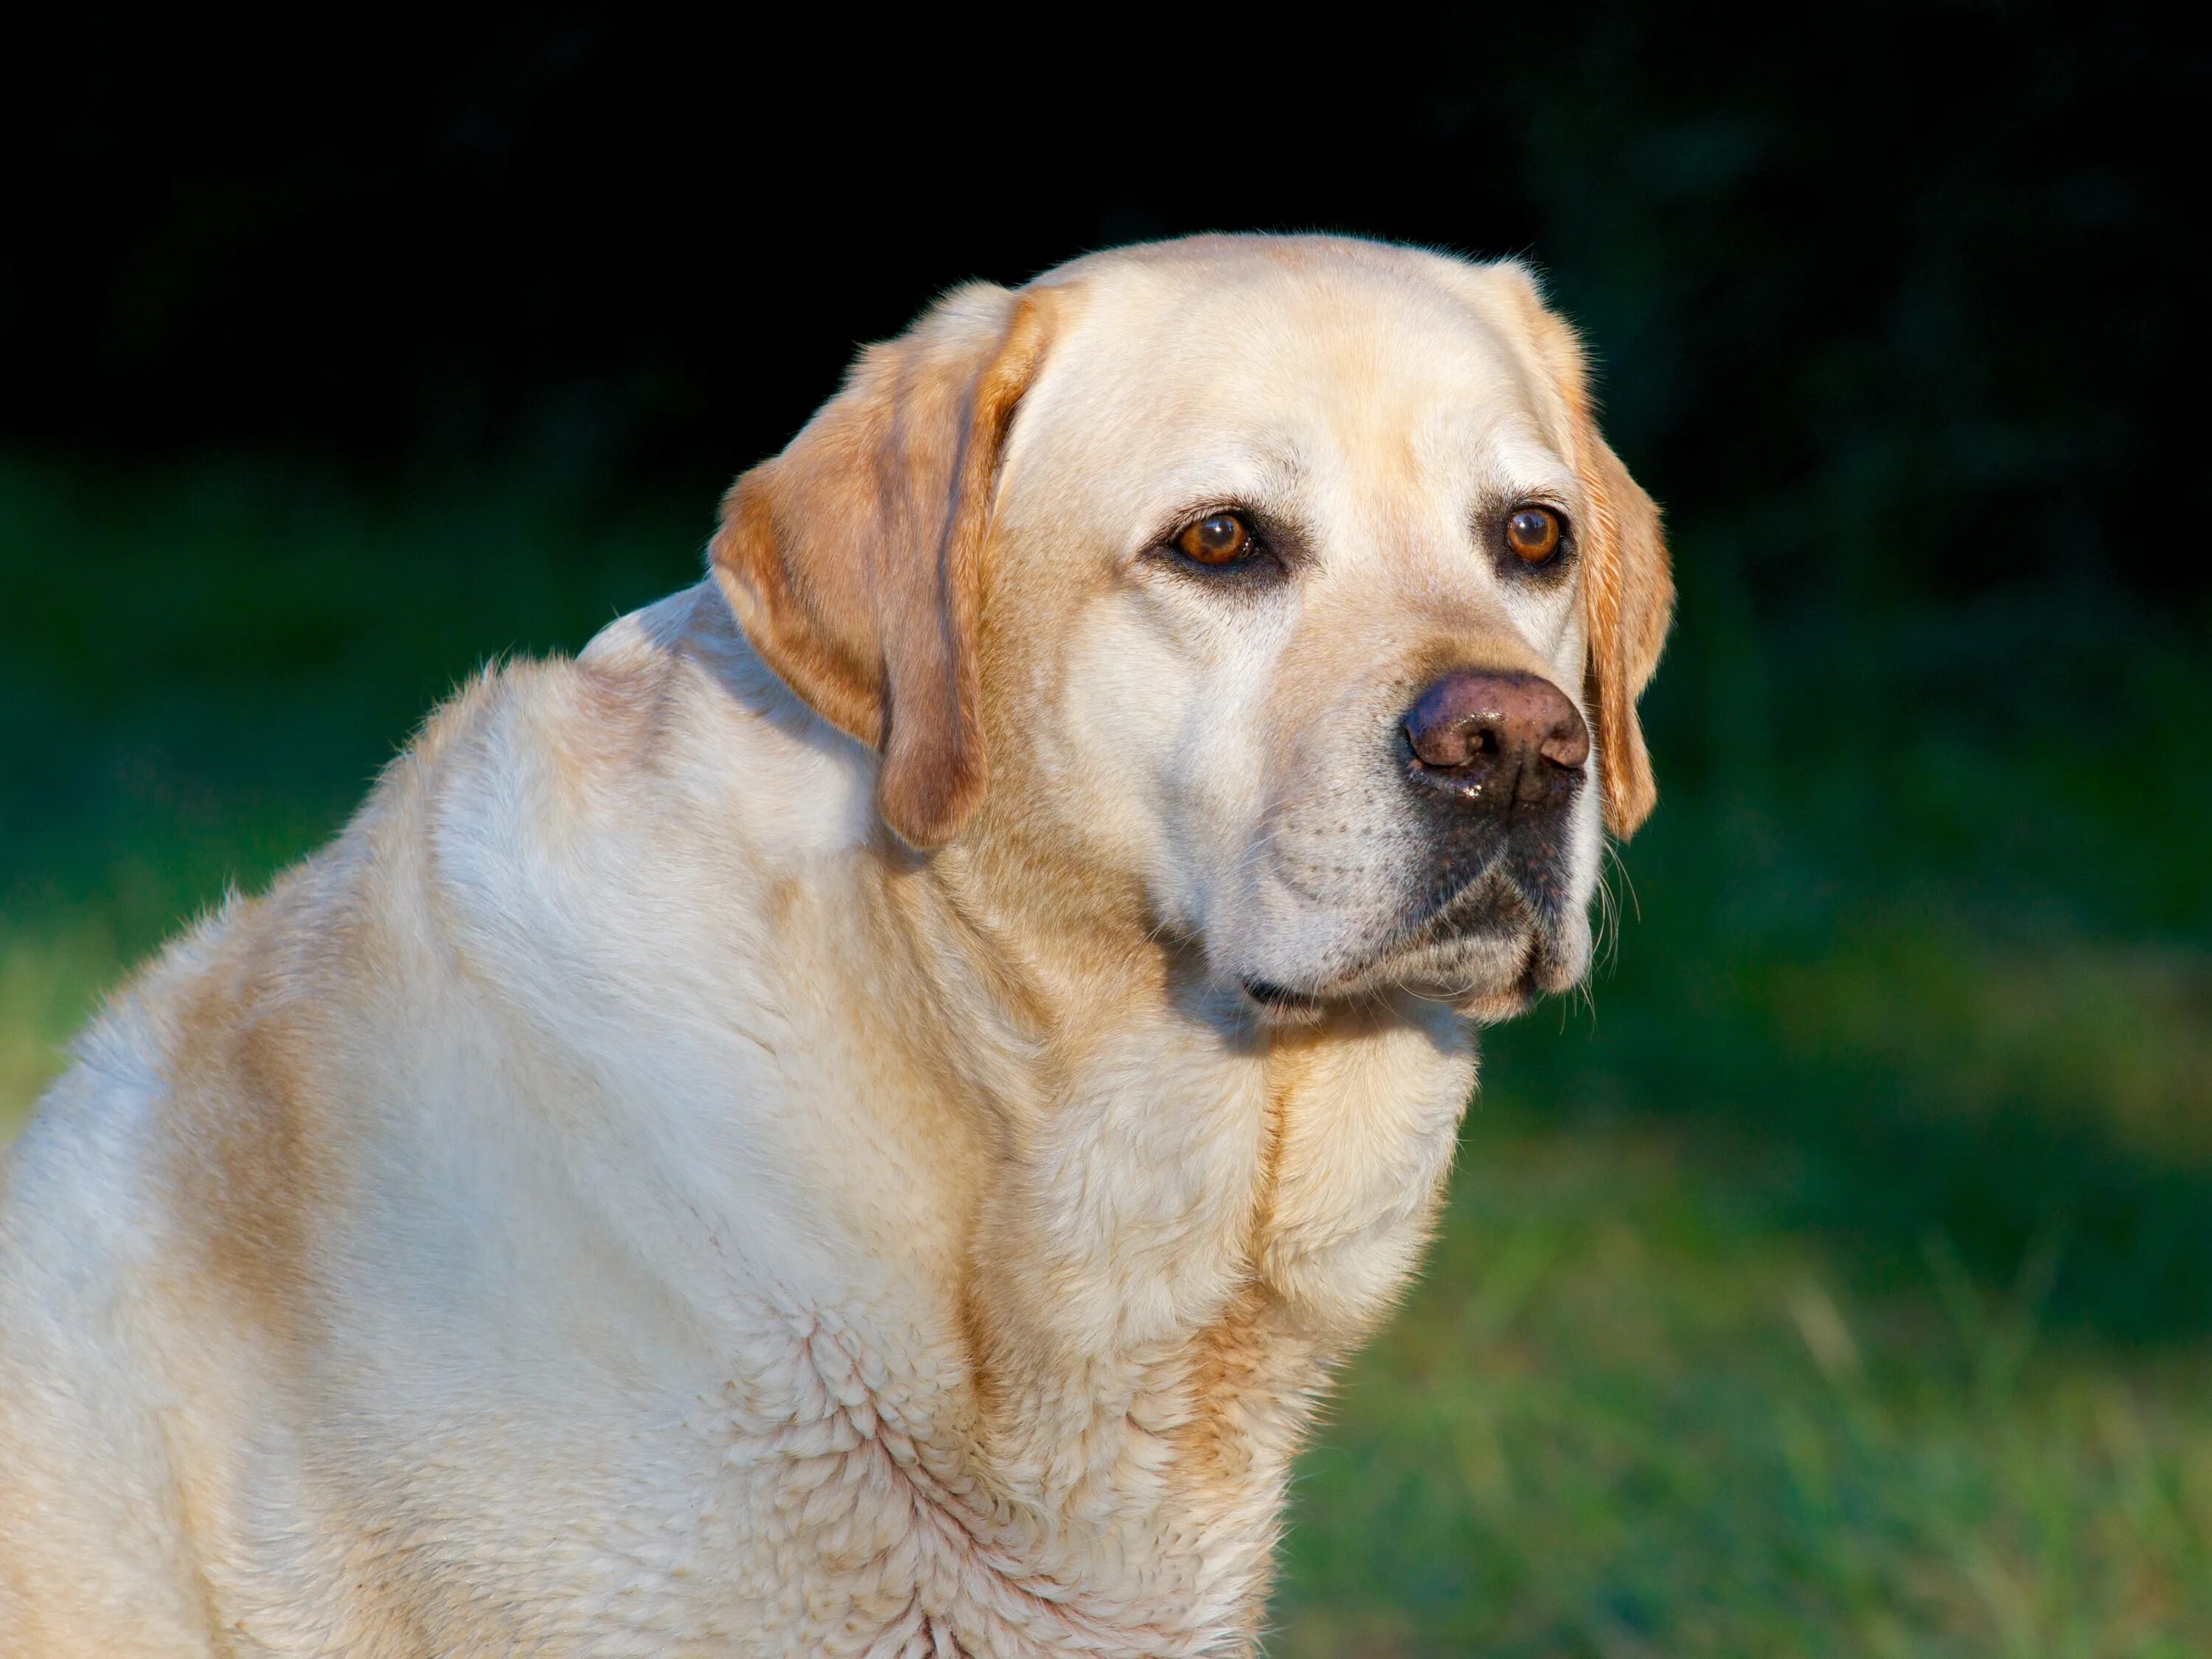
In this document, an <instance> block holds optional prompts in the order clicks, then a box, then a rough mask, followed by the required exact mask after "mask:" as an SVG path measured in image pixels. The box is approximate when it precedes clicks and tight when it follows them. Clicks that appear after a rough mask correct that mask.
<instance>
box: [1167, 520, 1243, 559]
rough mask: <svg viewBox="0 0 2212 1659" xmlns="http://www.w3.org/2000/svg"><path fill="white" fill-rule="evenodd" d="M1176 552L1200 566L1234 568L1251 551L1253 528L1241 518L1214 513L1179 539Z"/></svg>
mask: <svg viewBox="0 0 2212 1659" xmlns="http://www.w3.org/2000/svg"><path fill="white" fill-rule="evenodd" d="M1251 550H1252V526H1250V525H1249V524H1246V523H1245V522H1244V520H1243V516H1242V515H1241V514H1238V513H1210V514H1208V515H1207V516H1206V517H1205V518H1203V519H1200V520H1199V521H1198V522H1197V523H1196V524H1194V525H1192V526H1189V527H1188V529H1186V530H1185V531H1184V532H1182V535H1180V536H1178V537H1176V552H1178V553H1180V554H1182V556H1183V557H1185V558H1187V559H1195V560H1197V561H1198V562H1199V563H1200V564H1232V563H1234V562H1236V561H1237V560H1238V559H1241V558H1243V556H1245V555H1246V554H1247V553H1249V552H1250V551H1251Z"/></svg>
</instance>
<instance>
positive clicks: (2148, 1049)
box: [0, 457, 2212, 1656]
mask: <svg viewBox="0 0 2212 1659" xmlns="http://www.w3.org/2000/svg"><path fill="white" fill-rule="evenodd" d="M707 505H708V503H706V502H703V501H702V502H700V503H696V504H693V505H692V506H690V507H685V508H683V509H678V510H671V511H667V512H655V511H653V510H641V509H639V508H637V507H635V506H626V507H616V506H613V505H611V504H610V503H608V502H607V501H602V500H599V499H596V498H595V497H594V496H593V495H592V493H591V491H590V490H589V489H586V488H585V487H584V486H582V485H580V484H578V483H574V482H573V481H560V480H548V479H545V478H544V477H522V478H518V479H513V480H509V481H505V482H502V481H500V480H496V479H494V480H490V481H483V482H478V483H475V484H472V485H471V486H469V487H467V488H465V489H457V488H452V487H445V488H435V489H416V490H413V491H401V490H397V489H394V490H392V491H390V492H387V493H386V495H379V494H378V493H377V492H375V491H373V490H368V489H363V488H362V487H360V486H358V485H353V486H345V485H341V484H338V483H334V482H331V481H330V480H327V479H318V478H316V477H313V475H312V474H308V473H303V472H301V471H298V470H296V469H295V470H289V471H275V470H270V469H266V468H257V467H254V466H252V465H242V464H240V465H233V464H224V463H220V462H210V463H206V464H202V465H192V466H179V467H176V468H173V469H172V470H170V471H166V472H161V473H149V472H146V471H138V472H136V473H133V474H131V475H128V476H125V475H110V474H103V473H101V472H100V471H97V470H94V469H91V468H88V467H86V466H84V465H76V464H72V465H60V464H56V463H52V462H44V461H40V460H39V459H35V458H24V457H17V458H15V459H9V460H6V461H4V462H0V569H4V571H5V573H6V576H7V584H8V595H9V603H8V604H7V605H5V606H4V607H0V708H4V709H5V711H6V718H5V720H0V1139H4V1138H5V1136H6V1135H7V1133H9V1131H10V1129H11V1128H12V1127H13V1125H14V1123H15V1121H18V1120H19V1118H20V1115H21V1113H22V1112H23V1111H24V1110H26V1109H27V1107H28V1105H29V1103H31V1101H32V1100H33V1098H34V1097H35V1095H36V1093H37V1091H38V1090H39V1089H40V1086H41V1085H43V1083H44V1081H45V1080H46V1079H47V1078H48V1077H50V1076H51V1075H52V1073H54V1072H55V1071H56V1070H57V1069H58V1066H59V1064H60V1060H59V1045H60V1044H61V1043H63V1042H64V1041H65V1040H66V1039H67V1037H68V1036H69V1034H70V1032H71V1030H74V1029H75V1027H76V1025H77V1024H79V1023H80V1022H81V1021H82V1018H83V1017H84V1015H85V1014H86V1012H88V1010H89V1008H90V1007H91V1006H93V1004H94V1000H95V999H96V998H97V997H98V995H99V994H100V993H101V992H102V991H103V990H105V989H106V988H107V987H111V986H112V985H113V984H115V983H116V982H117V981H118V979H119V977H120V976H121V975H123V974H124V973H125V971H126V969H127V967H128V965H129V964H130V963H132V962H134V961H136V960H137V959H138V958H139V957H142V956H143V954H144V953H145V952H147V951H149V950H150V949H152V948H153V947H154V946H155V945H156V944H157V943H158V942H159V941H160V940H161V939H162V938H163V937H165V936H166V935H167V934H168V933H171V932H173V931H174V929H175V928H176V927H177V926H178V925H179V923H180V922H181V921H182V920H183V919H185V917H187V916H189V915H191V914H192V913H193V912H194V911H195V910H196V909H197V908H200V907H202V906H204V905H206V904H207V903H209V902H211V901H213V900H215V899H216V898H217V897H218V896H220V895H221V893H222V890H223V889H224V888H225V886H226V885H227V884H231V883H236V884H240V885H242V886H247V887H251V886H253V885H256V884H259V883H261V882H263V881H264V880H265V879H266V878H268V876H269V875H270V873H271V872H273V871H274V870H276V868H278V867H280V866H282V865H283V864H284V863H285V862H286V861H288V860H290V859H292V858H295V857H296V856H298V855H299V854H301V853H303V852H305V851H306V850H307V849H308V848H312V847H313V846H314V845H315V844H317V843H318V842H320V841H321V840H322V839H323V838H324V837H325V836H327V835H328V834H329V833H330V832H331V829H333V828H335V826H336V825H337V823H339V822H340V821H341V819H342V818H343V816H344V814H345V813H346V812H347V811H349V809H350V807H351V805H353V803H354V802H355V801H356V799H358V798H359V796H360V794H361V793H362V790H363V789H364V788H365V787H366V786H367V784H368V780H369V779H370V777H371V776H372V775H373V774H374V771H375V769H376V768H377V767H378V766H379V765H380V764H381V763H383V761H384V760H385V759H386V758H387V757H389V756H390V755H391V753H392V751H393V750H394V748H395V746H397V745H398V744H400V743H402V742H404V739H405V738H406V736H407V734H408V732H410V730H411V729H412V727H413V726H414V724H415V723H416V720H419V719H420V717H421V716H422V714H423V713H424V712H425V711H426V710H427V709H428V707H429V706H430V705H431V704H432V703H433V702H435V700H436V698H437V697H438V696H441V695H442V693H443V692H444V691H445V690H447V688H448V687H450V686H451V685H452V684H453V683H454V682H455V681H456V680H458V679H459V678H460V677H461V676H463V675H464V674H465V673H466V672H467V671H469V670H470V669H471V668H472V667H473V666H474V665H476V664H477V663H478V662H480V661H482V660H483V659H485V658H486V657H488V656H491V655H495V654H497V653H503V652H509V651H535V650H544V649H555V648H558V649H574V648H575V647H577V646H579V645H580V644H581V643H582V641H584V640H585V639H586V638H587V637H588V636H589V635H590V634H591V633H592V630H593V629H595V628H596V627H598V626H599V624H600V623H603V622H604V621H605V620H606V619H607V618H608V617H611V616H613V615H615V614H617V613H618V612H620V611H623V610H625V609H628V608H629V607H631V606H633V605H637V604H639V603H641V602H643V601H645V600H647V599H650V598H653V597H654V596H655V595H657V594H659V593H660V592H665V591H666V590H668V589H670V588H671V587H674V586H678V584H680V583H682V582H684V581H686V580H690V577H691V575H692V574H693V573H694V572H695V571H696V569H697V568H698V554H697V549H698V546H699V544H700V542H701V540H702V538H703V535H704V532H705V530H706V528H707V525H706V519H705V514H704V508H705V507H706V506H707ZM1678 552H1679V556H1680V563H1681V575H1682V586H1683V625H1682V628H1681V630H1680V635H1679V637H1678V639H1677V641H1676V643H1675V645H1674V647H1673V649H1672V652H1671V654H1670V657H1669V659H1668V663H1667V665H1665V667H1664V669H1663V671H1662V674H1661V677H1660V679H1659V682H1658V684H1657V685H1656V688H1655V690H1654V692H1653V694H1652V696H1651V698H1650V702H1649V721H1650V726H1651V730H1652V738H1653V746H1654V749H1655V750H1656V754H1657V756H1658V758H1659V763H1660V768H1661V776H1662V786H1663V787H1664V791H1665V795H1664V799H1663V800H1662V808H1661V811H1660V813H1659V816H1658V817H1656V819H1655V820H1654V821H1653V823H1652V825H1651V826H1650V829H1648V830H1647V831H1646V832H1645V833H1644V836H1641V837H1639V839H1638V842H1636V843H1635V845H1634V846H1633V847H1632V848H1630V849H1628V850H1627V852H1626V863H1625V866H1624V868H1623V870H1622V871H1620V872H1616V875H1615V877H1614V886H1615V888H1616V890H1617V891H1618V893H1619V895H1620V903H1619V905H1618V906H1617V908H1618V911H1619V913H1620V915H1619V922H1618V926H1617V929H1616V932H1615V935H1614V936H1615V938H1616V939H1617V942H1618V956H1617V959H1616V960H1615V962H1614V963H1613V965H1612V967H1611V968H1610V969H1609V970H1608V971H1607V973H1605V974H1604V975H1601V977H1600V979H1599V981H1598V982H1597V985H1596V987H1595V1000H1594V1004H1593V1005H1591V1006H1587V1007H1586V1006H1565V1007H1562V1008H1559V1009H1557V1010H1553V1011H1547V1012H1542V1013H1539V1014H1537V1015H1535V1016H1534V1017H1532V1018H1529V1019H1527V1020H1524V1021H1522V1022H1521V1023H1520V1024H1518V1025H1516V1026H1514V1027H1510V1028H1508V1029H1506V1030H1502V1031H1500V1032H1498V1033H1495V1034H1493V1036H1492V1038H1491V1039H1490V1041H1489V1042H1488V1045H1487V1052H1486V1060H1485V1087H1484V1091H1483V1094H1482V1097H1481V1098H1480V1101H1479V1103H1478V1104H1477V1107H1476V1109H1475V1110H1474V1113H1473V1115H1471V1117H1470V1119H1469V1123H1468V1130H1467V1133H1466V1135H1465V1138H1464V1145H1463V1148H1462V1158H1461V1167H1460V1170H1459V1173H1458V1175H1457V1176H1456V1177H1455V1185H1454V1188H1453V1196H1452V1201H1451V1206H1450V1210H1449V1218H1448V1220H1447V1223H1446V1225H1445V1227H1444V1231H1443V1237H1442V1238H1441V1240H1440V1242H1439V1245H1438V1249H1437V1257H1436V1260H1435V1262H1434V1265H1433V1267H1432V1269H1431V1271H1430V1273H1428V1274H1427V1275H1426V1277H1425V1279H1424V1281H1423V1282H1422V1284H1421V1285H1420V1287H1419V1290H1418V1291H1416V1292H1415V1294H1414V1295H1413V1298H1412V1300H1411V1302H1410V1304H1409V1306H1408V1308H1407V1312H1406V1314H1405V1316H1404V1317H1402V1318H1401V1320H1400V1321H1399V1322H1397V1323H1395V1325H1394V1326H1392V1327H1391V1328H1390V1329H1389V1331H1388V1332H1387V1333H1386V1334H1384V1336H1383V1338H1382V1339H1381V1340H1379V1341H1378V1343H1377V1344H1376V1346H1375V1347H1374V1348H1373V1349H1372V1350H1371V1351H1370V1352H1368V1353H1367V1354H1366V1355H1365V1356H1364V1357H1363V1358H1361V1359H1360V1360H1359V1361H1358V1363H1357V1364H1356V1365H1355V1366H1354V1367H1353V1368H1352V1370H1351V1371H1350V1373H1349V1374H1348V1375H1347V1376H1346V1379H1345V1385H1344V1388H1343V1390H1342V1392H1341V1395H1340V1401H1339V1402H1338V1405H1337V1407H1336V1408H1335V1410H1334V1413H1333V1415H1332V1418H1331V1420H1330V1422H1329V1424H1328V1426H1327V1427H1326V1429H1325V1430H1324V1431H1323V1433H1322V1437H1321V1439H1320V1442H1319V1443H1318V1444H1317V1445H1316V1448H1315V1449H1314V1450H1313V1452H1312V1453H1311V1455H1310V1457H1309V1458H1308V1460H1307V1462H1306V1463H1305V1465H1304V1469H1303V1472H1302V1476H1301V1480H1300V1483H1299V1487H1298V1501H1297V1510H1296V1515H1295V1517H1294V1522H1293V1526H1292V1529H1291V1535H1290V1540H1289V1543H1288V1545H1287V1547H1286V1553H1285V1562H1286V1567H1287V1573H1286V1577H1285V1584H1284V1588H1283V1592H1282V1595H1281V1597H1280V1600H1279V1605H1278V1607H1277V1609H1276V1611H1277V1615H1278V1625H1279V1629H1278V1633H1277V1636H1276V1638H1274V1641H1273V1650H1276V1651H1279V1652H1280V1653H1283V1654H1285V1655H1306V1654H1322V1653H1328V1654H1370V1655H1414V1654H1449V1653H1473V1652H1480V1653H1497V1654H1525V1655H1553V1654H1578V1653H1587V1654H1591V1655H1598V1656H1616V1655H1640V1654H1662V1653H1663V1654H1684V1653H1699V1654H1705V1653H1712V1654H1734V1653H1744V1654H1771V1653H1799V1652H1802V1653H1827V1652H1849V1653H1869V1654H1888V1653H1896V1654H1929V1655H1948V1654H1984V1653H1986V1654H2006V1655H2012V1654H2020V1655H2027V1654H2036V1655H2043V1654H2081V1655H2090V1654H2095V1655H2106V1654H2129V1655H2164V1654H2176V1655H2178V1654H2183V1653H2199V1652H2204V1651H2212V1272H2208V1270H2207V1269H2208V1264H2212V859H2208V858H2207V857H2206V856H2205V853H2206V845H2207V836H2206V828H2207V826H2208V824H2212V732H2208V729H2207V726H2206V722H2205V721H2204V720H2203V710H2204V709H2205V708H2212V666H2209V665H2208V664H2207V662H2206V661H2205V659H2204V654H2203V649H2202V647H2201V644H2200V643H2199V641H2201V640H2202V639H2203V637H2204V636H2205V635H2204V629H2203V624H2204V623H2205V621H2206V620H2207V619H2206V618H2204V617H2187V616H2162V617H2161V616H2154V615H2150V614H2148V613H2147V612H2146V611H2144V610H2142V608H2141V607H2138V606H2131V605H2129V604H2128V603H2127V602H2125V601H2124V600H2121V599H2115V598H2114V597H2112V595H2110V594H2109V593H2106V592H2103V591H2102V590H2101V589H2100V586H2098V584H2097V583H2096V582H2095V581H2094V580H2093V577H2088V576H2085V579H2084V580H2083V583H2082V586H2081V589H2080V591H2078V592H2074V593H2069V594H2062V595H2057V596H2054V595H2051V593H2049V592H2044V593H2042V594H2040V595H2033V594H2027V595H2021V594H2014V595H2008V594H2006V593H2003V592H1997V593H1993V594H1990V595H1989V596H1987V597H1985V598H1984V599H1978V600H1976V601H1974V602H1972V604H1967V605H1954V606H1949V607H1944V608H1937V607H1935V606H1932V605H1917V606H1912V605H1902V604H1899V605H1893V606H1891V607H1889V608H1887V609H1885V608H1884V607H1882V606H1881V605H1879V604H1877V603H1875V601H1873V600H1872V599H1867V598H1865V597H1863V596H1861V597H1858V598H1856V599H1852V598H1847V597H1836V596H1831V597H1829V598H1827V599H1821V598H1820V597H1819V592H1820V590H1819V589H1818V587H1817V585H1813V586H1808V588H1807V589H1806V590H1805V591H1804V592H1800V593H1798V594H1797V595H1796V597H1794V598H1793V599H1790V601H1789V602H1788V603H1783V602H1780V601H1778V600H1777V599H1774V598H1772V597H1771V596H1766V595H1762V594H1759V593H1757V592H1753V591H1752V588H1751V586H1750V585H1749V583H1748V582H1747V580H1746V579H1745V578H1744V577H1743V576H1742V575H1741V574H1740V572H1739V568H1738V562H1737V561H1736V559H1735V556H1734V550H1732V549H1731V547H1730V546H1729V544H1728V543H1727V542H1726V541H1725V540H1724V539H1722V540H1713V541H1709V542H1705V543H1699V542H1696V541H1694V540H1692V541H1690V542H1686V544H1684V545H1682V546H1681V547H1680V549H1679V550H1678Z"/></svg>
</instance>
